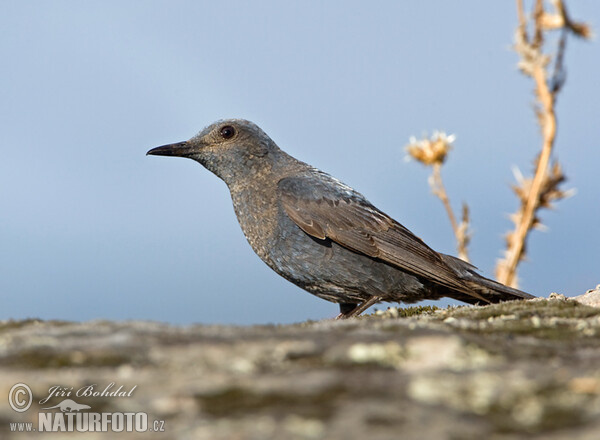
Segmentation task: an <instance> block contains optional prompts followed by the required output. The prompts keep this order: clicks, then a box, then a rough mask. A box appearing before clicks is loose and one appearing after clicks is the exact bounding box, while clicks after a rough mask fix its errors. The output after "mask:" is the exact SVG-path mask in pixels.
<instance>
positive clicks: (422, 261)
mask: <svg viewBox="0 0 600 440" xmlns="http://www.w3.org/2000/svg"><path fill="white" fill-rule="evenodd" d="M148 154H152V155H161V156H181V157H188V158H190V159H194V160H195V161H197V162H199V163H201V164H202V165H203V166H204V167H206V168H207V169H208V170H210V171H212V172H213V173H214V174H216V175H217V176H218V177H220V178H221V179H222V180H223V181H225V183H226V184H227V186H228V188H229V191H230V192H231V198H232V201H233V207H234V210H235V213H236V215H237V218H238V221H239V223H240V226H241V227H242V231H243V232H244V235H245V236H246V238H247V239H248V242H249V243H250V246H252V249H254V251H255V252H256V253H257V254H258V256H259V257H260V258H261V259H262V260H263V261H264V262H265V263H266V264H267V265H268V266H269V267H270V268H271V269H273V270H274V271H275V272H277V273H278V274H279V275H281V276H283V277H284V278H286V279H287V280H289V281H291V282H292V283H294V284H296V285H298V286H300V287H301V288H303V289H305V290H307V291H308V292H310V293H312V294H314V295H317V296H318V297H320V298H323V299H326V300H328V301H332V302H335V303H339V305H340V311H341V314H340V316H341V317H348V316H356V315H358V314H360V313H361V312H362V311H363V310H365V309H366V308H367V307H369V306H370V305H372V304H375V303H377V302H379V301H390V302H404V303H413V302H416V301H421V300H425V299H438V298H441V297H450V298H455V299H457V300H460V301H464V302H467V303H470V304H476V303H482V304H484V303H495V302H499V301H506V300H512V299H528V298H533V296H531V295H529V294H527V293H524V292H521V291H519V290H516V289H512V288H510V287H507V286H504V285H502V284H500V283H497V282H495V281H492V280H489V279H487V278H484V277H482V276H481V275H479V274H477V273H476V271H475V268H474V267H473V266H471V265H470V264H468V263H465V262H464V261H462V260H459V259H457V258H454V257H452V256H449V255H444V254H440V253H438V252H435V251H434V250H432V249H431V248H429V247H428V246H427V245H426V244H425V243H424V242H423V241H422V240H421V239H419V238H418V237H416V236H415V235H414V234H412V233H411V232H410V231H409V230H408V229H406V228H405V227H404V226H402V225H401V224H400V223H398V222H397V221H395V220H394V219H392V218H391V217H389V216H388V215H386V214H384V213H383V212H382V211H380V210H378V209H377V208H375V207H374V206H373V205H371V204H370V203H369V201H368V200H367V199H366V198H365V197H364V196H363V195H362V194H360V193H358V192H356V191H355V190H353V189H352V188H350V187H349V186H347V185H345V184H343V183H342V182H340V181H339V180H337V179H335V178H334V177H332V176H330V175H329V174H326V173H324V172H323V171H320V170H318V169H316V168H314V167H312V166H310V165H308V164H306V163H304V162H301V161H299V160H297V159H295V158H293V157H291V156H290V155H288V154H287V153H285V152H284V151H282V150H281V149H280V148H279V147H278V146H277V145H276V144H275V142H273V141H272V140H271V138H269V137H268V136H267V135H266V134H265V133H264V132H263V131H262V130H261V129H260V128H259V127H258V126H256V125H255V124H253V123H252V122H249V121H245V120H241V119H231V120H225V121H219V122H216V123H214V124H212V125H210V126H209V127H207V128H205V129H204V130H203V131H202V132H200V133H199V134H198V135H196V136H194V137H193V138H191V139H190V140H189V141H185V142H180V143H177V144H170V145H165V146H162V147H158V148H154V149H152V150H150V151H149V152H148Z"/></svg>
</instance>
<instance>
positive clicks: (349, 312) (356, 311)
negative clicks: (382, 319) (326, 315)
mask: <svg viewBox="0 0 600 440" xmlns="http://www.w3.org/2000/svg"><path fill="white" fill-rule="evenodd" d="M382 299H383V298H382V297H381V296H372V297H371V298H369V299H368V300H366V301H364V302H362V303H360V304H359V305H356V304H349V303H342V304H340V314H339V315H338V316H336V318H335V319H347V318H354V317H355V316H358V315H360V314H361V313H362V312H364V311H365V310H367V309H368V308H369V307H371V306H372V305H373V304H377V303H378V302H379V301H381V300H382ZM350 306H355V307H354V308H353V309H351V308H350Z"/></svg>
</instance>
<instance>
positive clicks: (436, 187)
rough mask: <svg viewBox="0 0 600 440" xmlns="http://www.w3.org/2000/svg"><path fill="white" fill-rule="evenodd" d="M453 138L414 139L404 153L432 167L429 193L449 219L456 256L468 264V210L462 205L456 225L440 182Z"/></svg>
mask: <svg viewBox="0 0 600 440" xmlns="http://www.w3.org/2000/svg"><path fill="white" fill-rule="evenodd" d="M454 139H455V136H454V135H450V136H447V135H446V134H445V133H441V132H434V134H433V136H432V137H431V139H422V140H420V141H417V140H416V138H414V137H413V138H411V139H410V143H409V144H408V145H407V146H406V151H407V152H408V154H409V156H410V157H412V158H413V159H415V160H417V161H419V162H421V163H422V164H423V165H425V166H430V167H432V173H431V176H430V178H429V185H430V186H431V191H432V192H433V194H434V195H435V196H437V197H438V198H439V199H440V200H441V201H442V204H443V205H444V209H445V210H446V214H448V218H449V219H450V225H451V226H452V231H453V232H454V236H455V237H456V248H457V251H458V256H459V257H460V258H461V259H463V260H464V261H466V262H469V254H468V252H467V247H468V245H469V241H470V239H471V235H470V232H469V208H468V207H467V205H466V204H463V209H462V219H461V222H460V223H458V222H457V221H456V216H455V215H454V212H453V211H452V206H451V204H450V199H449V197H448V192H447V191H446V187H445V186H444V182H443V180H442V173H441V170H442V164H443V163H444V161H445V160H446V156H447V154H448V152H449V151H450V148H451V147H452V142H453V141H454Z"/></svg>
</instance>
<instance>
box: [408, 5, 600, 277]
mask: <svg viewBox="0 0 600 440" xmlns="http://www.w3.org/2000/svg"><path fill="white" fill-rule="evenodd" d="M516 2H517V15H518V20H519V26H518V28H517V32H516V37H515V46H514V48H515V51H516V52H517V53H518V54H519V56H520V60H519V64H518V66H519V68H520V70H521V72H522V73H523V74H525V75H527V76H530V77H531V78H533V80H534V81H535V96H536V104H535V113H536V116H537V120H538V123H539V125H540V128H541V134H542V147H541V152H540V153H539V154H538V155H537V157H536V159H535V161H534V174H533V177H527V178H525V177H523V175H522V174H521V172H520V171H519V170H518V169H516V170H515V171H514V174H515V179H516V181H517V183H516V184H515V185H513V186H512V189H513V191H514V193H515V194H516V196H517V198H518V199H519V202H520V204H519V208H518V209H517V211H516V212H515V213H513V214H512V215H511V216H510V219H511V220H512V222H513V223H514V225H515V226H514V230H513V231H511V232H509V233H507V234H506V251H505V253H504V258H503V259H501V260H499V261H498V264H497V266H496V278H497V279H498V281H500V282H501V283H504V284H507V285H509V286H513V287H517V284H518V282H517V266H518V264H519V263H520V262H521V261H522V260H523V259H524V258H525V256H526V243H527V237H528V235H529V232H530V231H531V230H532V229H534V228H535V229H543V227H544V226H543V224H542V222H541V220H540V218H539V210H540V209H542V208H552V206H553V202H556V201H558V200H561V199H564V198H566V197H569V196H570V195H572V194H573V192H574V191H572V190H571V191H565V190H563V189H561V188H560V185H561V184H562V183H564V182H565V180H566V177H565V175H564V173H563V171H562V167H561V166H560V164H559V163H558V162H557V161H556V160H555V161H554V163H553V164H552V165H551V164H550V159H551V155H552V149H553V146H554V142H555V139H556V113H555V104H556V98H557V95H558V93H559V92H560V90H561V88H562V87H563V85H564V83H565V78H566V75H565V70H564V66H563V60H564V53H565V49H566V42H567V36H568V34H574V35H576V36H577V37H580V38H586V39H589V38H591V36H592V31H591V28H590V27H589V26H588V25H587V24H585V23H581V22H575V21H573V20H572V19H571V18H570V17H569V15H568V14H567V9H566V6H565V3H564V1H563V0H550V1H548V2H547V3H544V1H543V0H533V2H534V3H533V11H532V14H531V18H530V19H528V18H526V15H525V10H524V6H523V0H516ZM545 5H546V6H548V5H549V6H550V7H551V8H550V9H551V11H548V10H546V8H545V7H544V6H545ZM529 28H531V29H529ZM529 31H531V34H530V32H529ZM551 31H559V32H560V35H559V38H558V46H557V50H556V53H554V54H548V53H544V52H543V50H542V49H543V47H544V43H545V42H546V37H547V35H546V34H547V33H548V32H551ZM454 139H455V137H454V136H453V135H450V136H447V135H446V134H444V133H440V132H435V133H434V134H433V136H432V137H431V138H429V139H427V138H425V139H422V140H417V139H416V138H414V137H412V138H411V139H410V143H409V144H408V145H407V147H406V150H407V152H408V155H409V157H411V158H413V159H415V160H417V161H418V162H420V163H422V164H423V165H425V166H430V167H432V174H431V176H430V178H429V184H430V186H431V188H432V191H433V193H434V194H435V195H436V196H437V197H438V198H439V199H440V200H441V201H442V203H443V204H444V208H445V209H446V212H447V214H448V218H449V219H450V223H451V225H452V229H453V231H454V236H455V237H456V241H457V249H458V253H459V256H460V257H461V258H462V259H463V260H465V261H469V258H468V255H467V246H468V244H469V241H470V238H471V234H470V232H469V209H468V207H467V205H466V204H463V210H462V220H461V222H460V224H459V223H458V222H457V221H456V217H455V215H454V213H453V211H452V207H451V205H450V201H449V199H448V194H447V192H446V189H445V187H444V184H443V181H442V176H441V167H442V165H443V164H444V161H445V160H446V157H447V155H448V152H449V151H450V149H451V146H452V145H451V144H452V142H453V141H454Z"/></svg>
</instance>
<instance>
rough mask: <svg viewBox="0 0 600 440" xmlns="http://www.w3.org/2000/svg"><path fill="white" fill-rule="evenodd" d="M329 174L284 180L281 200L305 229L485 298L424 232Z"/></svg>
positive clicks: (280, 183)
mask: <svg viewBox="0 0 600 440" xmlns="http://www.w3.org/2000/svg"><path fill="white" fill-rule="evenodd" d="M325 176H326V177H327V178H329V179H330V181H329V182H327V181H325V182H323V178H322V177H323V176H319V177H320V179H314V178H313V176H307V177H287V178H284V179H282V180H281V181H280V182H279V185H278V191H279V200H280V203H281V206H282V208H283V210H284V212H285V213H286V214H287V215H288V216H289V218H290V219H291V220H292V221H293V222H294V223H295V224H296V225H298V227H300V229H302V230H303V231H304V232H306V233H307V234H309V235H311V236H313V237H316V238H318V239H321V240H323V239H326V238H329V239H331V240H333V241H335V242H336V243H338V244H340V245H342V246H344V247H346V248H348V249H351V250H353V251H355V252H359V253H363V254H365V255H368V256H370V257H373V258H377V259H380V260H382V261H384V262H386V263H388V264H392V265H394V266H397V267H399V268H401V269H403V270H406V271H408V272H411V273H413V274H415V275H417V276H421V277H425V278H428V279H430V280H432V281H435V282H437V283H439V284H442V285H444V286H447V287H450V288H452V289H455V290H458V291H461V292H464V293H467V294H469V295H471V296H475V297H477V298H478V299H481V300H484V299H483V298H482V297H480V296H479V295H478V294H477V293H475V292H473V290H472V289H470V288H469V287H468V285H467V284H466V283H465V282H464V281H463V280H461V279H460V278H459V276H458V275H457V274H456V272H455V271H454V270H452V269H451V268H450V267H449V266H448V265H447V264H446V263H445V262H444V260H443V259H442V257H441V256H440V254H438V253H437V252H435V251H434V250H433V249H431V248H430V247H429V246H427V245H426V244H425V243H424V242H423V241H422V240H421V239H420V238H418V237H417V236H415V235H414V234H413V233H412V232H410V231H409V230H408V229H406V228H405V227H404V226H402V225H401V224H400V223H398V222H396V221H395V220H393V219H392V218H391V217H389V216H388V215H386V214H385V213H383V212H381V211H380V210H378V209H377V208H375V207H374V206H373V205H371V204H370V203H369V202H368V201H367V200H366V199H365V198H364V197H363V196H362V195H360V194H359V193H357V192H355V191H353V190H352V189H351V188H349V187H346V186H345V185H343V184H341V183H340V182H338V181H337V180H335V179H333V178H331V177H330V176H328V175H325ZM484 301H485V300H484ZM486 302H487V301H486Z"/></svg>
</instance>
